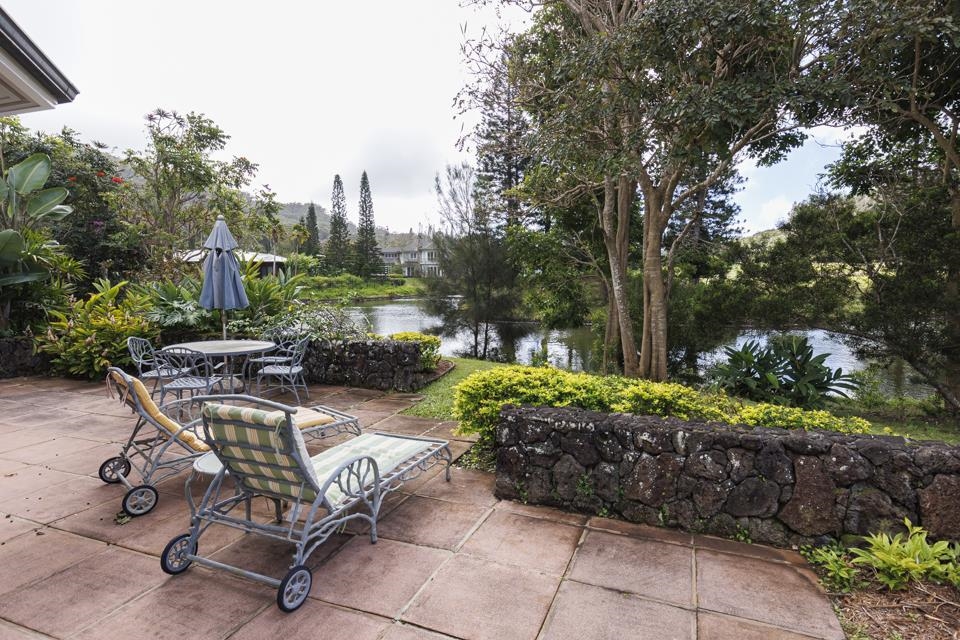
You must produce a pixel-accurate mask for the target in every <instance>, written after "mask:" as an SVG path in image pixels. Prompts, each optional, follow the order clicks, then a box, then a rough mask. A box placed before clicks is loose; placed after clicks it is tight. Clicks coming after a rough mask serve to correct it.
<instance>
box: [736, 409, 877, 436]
mask: <svg viewBox="0 0 960 640" xmlns="http://www.w3.org/2000/svg"><path fill="white" fill-rule="evenodd" d="M735 422H739V423H742V424H746V425H749V426H752V427H780V428H781V429H807V430H810V429H823V430H826V431H840V432H841V433H867V432H869V431H870V423H869V422H867V421H866V420H864V419H863V418H857V417H849V418H842V417H839V416H835V415H833V414H832V413H830V412H828V411H804V410H803V409H797V408H796V407H783V406H780V405H776V404H756V405H747V406H744V407H742V408H741V409H740V411H739V412H737V415H736V420H735Z"/></svg>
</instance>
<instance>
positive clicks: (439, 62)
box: [3, 0, 836, 232]
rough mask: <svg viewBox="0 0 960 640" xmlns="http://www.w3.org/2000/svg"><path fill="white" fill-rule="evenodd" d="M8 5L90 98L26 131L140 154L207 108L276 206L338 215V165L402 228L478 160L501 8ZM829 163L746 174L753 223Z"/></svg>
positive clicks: (8, 0)
mask: <svg viewBox="0 0 960 640" xmlns="http://www.w3.org/2000/svg"><path fill="white" fill-rule="evenodd" d="M3 8H4V9H5V10H6V11H7V13H8V14H10V16H11V17H12V18H13V19H14V20H15V21H16V22H17V23H18V24H19V25H20V27H21V28H22V29H23V30H24V31H25V32H26V33H27V35H28V36H29V37H30V38H31V39H32V40H33V41H34V43H36V44H37V45H38V46H39V47H40V48H41V49H42V50H43V51H44V53H46V54H47V56H48V57H49V58H50V59H51V60H52V61H53V63H54V64H55V65H56V66H57V67H58V68H59V69H60V70H61V71H62V72H63V73H64V74H65V75H66V76H67V77H68V78H69V79H70V81H71V82H73V84H74V85H75V86H76V87H77V88H78V89H79V91H80V93H79V95H78V96H77V98H76V99H75V100H74V102H73V103H71V104H67V105H61V106H59V107H58V108H56V109H54V110H52V111H45V112H39V113H34V114H24V115H23V116H22V120H23V123H24V124H25V125H26V126H28V127H30V128H31V129H39V130H44V131H50V132H56V131H59V130H60V128H61V127H63V126H64V125H66V126H69V127H71V128H72V129H75V130H77V131H79V132H80V134H81V137H82V138H83V139H85V140H98V141H101V142H104V143H106V144H107V145H108V146H109V147H112V148H113V149H114V150H115V151H116V152H117V153H118V154H119V153H122V152H123V151H124V150H125V149H128V148H133V149H142V148H143V146H144V144H145V134H144V126H143V116H144V115H145V114H146V113H148V112H149V111H152V110H153V109H156V108H157V107H163V108H165V109H168V110H169V109H173V110H177V111H180V112H183V113H186V112H189V111H197V112H201V113H204V114H206V115H207V116H208V117H210V118H211V119H213V121H214V122H216V123H217V124H218V125H220V126H221V127H222V128H223V129H224V130H225V131H226V132H227V133H228V134H229V135H230V136H231V140H230V143H229V145H228V147H227V155H228V156H233V155H240V156H245V157H247V158H249V159H250V160H251V161H253V162H255V163H257V164H259V166H260V170H259V173H258V175H257V178H256V181H255V182H256V184H257V185H259V184H268V185H270V187H271V188H273V190H274V191H276V192H277V195H278V198H279V199H280V200H281V201H284V202H289V201H299V202H306V201H310V200H312V201H314V202H316V203H318V204H320V205H322V206H324V207H326V208H329V206H330V191H331V187H332V184H333V176H334V174H337V173H339V174H340V176H341V177H342V178H343V182H344V187H345V189H346V195H347V209H348V216H349V218H350V219H351V220H353V221H356V219H357V202H358V199H359V185H360V175H361V172H362V171H364V170H366V171H367V173H368V175H369V178H370V185H371V191H372V194H373V203H374V217H375V219H376V223H377V225H378V226H387V227H389V228H390V229H391V230H393V231H406V230H408V229H411V228H413V229H414V230H416V228H417V227H418V225H420V224H423V225H424V226H426V225H427V224H428V223H429V222H431V221H433V222H436V220H437V215H436V199H435V197H434V195H433V176H434V175H435V174H436V173H437V172H438V171H441V170H442V169H443V167H444V165H445V164H446V163H452V162H458V161H460V160H463V159H469V156H465V155H464V154H462V153H460V152H458V151H457V149H456V146H455V143H456V141H457V139H458V138H459V137H460V135H461V133H462V131H463V127H464V126H467V127H469V126H470V125H471V124H472V120H469V119H467V120H464V119H461V118H459V117H455V116H456V111H455V109H454V107H453V106H452V103H453V99H454V97H455V96H456V93H457V91H458V90H459V89H460V88H461V87H462V86H463V85H464V83H465V82H466V80H467V77H466V73H465V70H464V65H463V63H462V59H461V55H460V45H461V43H462V42H463V40H464V29H466V31H467V33H472V34H476V33H479V31H480V29H482V28H483V27H485V26H486V27H488V28H489V27H493V26H495V25H496V23H497V18H496V16H494V14H493V11H492V10H491V9H489V8H488V9H486V10H484V11H483V12H478V11H477V10H476V9H474V8H461V7H459V3H458V2H457V0H367V1H365V2H334V1H330V0H327V1H321V2H293V1H284V0H275V1H274V2H268V3H264V2H262V1H261V2H256V3H254V2H249V1H246V0H242V1H237V0H234V1H231V2H226V1H220V2H214V1H210V0H192V1H190V2H185V1H182V0H165V1H164V2H136V1H131V0H122V1H121V0H82V1H81V0H42V1H40V0H3ZM506 19H507V20H508V21H509V22H511V23H516V22H519V20H520V16H518V15H516V14H511V15H507V16H506ZM835 137H836V136H835V134H833V133H831V132H820V133H819V134H818V135H817V136H816V138H817V139H818V140H819V141H820V142H822V143H833V142H835ZM835 157H836V150H835V149H834V148H831V147H822V146H820V145H819V144H817V142H810V143H808V144H807V145H806V146H805V147H804V148H803V149H802V150H798V151H796V152H795V153H794V154H793V155H792V156H791V157H790V159H789V160H788V161H787V162H784V163H782V164H780V165H778V166H776V167H774V168H769V169H767V168H764V169H757V168H750V167H745V168H744V174H745V175H746V176H747V177H748V182H747V185H746V189H745V190H744V192H743V193H741V194H740V195H739V196H738V200H739V202H740V204H741V206H742V207H743V218H744V222H745V224H744V226H745V227H746V229H747V230H748V231H750V232H752V231H759V230H762V229H766V228H771V227H773V226H774V225H775V223H776V222H777V221H778V220H779V219H781V218H783V217H784V216H785V215H786V213H787V212H788V211H789V209H790V206H791V205H792V203H793V202H795V201H798V200H802V199H803V198H805V197H806V196H807V195H808V194H809V193H810V192H811V191H812V190H813V189H814V188H815V185H816V182H817V174H819V173H820V172H821V171H822V169H823V165H824V164H825V163H826V162H828V161H830V160H832V159H834V158H835Z"/></svg>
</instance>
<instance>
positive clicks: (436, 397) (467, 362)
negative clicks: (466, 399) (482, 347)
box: [403, 357, 504, 420]
mask: <svg viewBox="0 0 960 640" xmlns="http://www.w3.org/2000/svg"><path fill="white" fill-rule="evenodd" d="M444 360H450V361H451V362H453V363H454V364H455V365H456V366H455V367H454V368H453V371H451V372H450V373H448V374H447V375H445V376H443V377H442V378H440V379H439V380H437V381H436V382H433V383H431V384H430V385H428V386H427V387H425V388H424V389H423V390H421V391H420V393H422V394H423V400H421V401H420V402H419V403H417V404H416V406H413V407H410V408H409V409H407V410H405V411H404V412H403V413H404V415H408V416H420V417H421V418H437V419H439V420H453V419H454V418H453V414H452V413H451V411H452V410H453V388H454V387H455V386H456V385H457V384H458V383H459V382H460V381H461V380H463V379H464V378H466V377H467V376H469V375H470V374H471V373H473V372H474V371H484V370H486V369H493V368H494V367H502V366H504V365H502V364H500V363H499V362H487V361H485V360H473V359H470V358H448V357H444Z"/></svg>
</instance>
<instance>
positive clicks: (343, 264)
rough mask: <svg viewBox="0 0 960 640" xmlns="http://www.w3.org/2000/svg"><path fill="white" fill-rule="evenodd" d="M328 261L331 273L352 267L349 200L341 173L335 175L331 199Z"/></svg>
mask: <svg viewBox="0 0 960 640" xmlns="http://www.w3.org/2000/svg"><path fill="white" fill-rule="evenodd" d="M325 254H326V262H327V267H328V268H329V269H330V273H332V274H333V275H336V274H338V273H343V272H344V271H346V270H347V268H348V267H350V262H351V261H350V235H349V231H348V230H347V200H346V198H345V197H344V195H343V181H342V180H340V175H339V174H337V175H335V176H333V194H332V196H331V201H330V236H329V237H328V238H327V247H326V251H325Z"/></svg>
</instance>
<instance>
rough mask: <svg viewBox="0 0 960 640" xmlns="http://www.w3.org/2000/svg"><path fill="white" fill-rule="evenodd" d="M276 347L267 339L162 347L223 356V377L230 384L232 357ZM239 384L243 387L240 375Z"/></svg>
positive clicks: (199, 341)
mask: <svg viewBox="0 0 960 640" xmlns="http://www.w3.org/2000/svg"><path fill="white" fill-rule="evenodd" d="M276 348H277V345H276V344H274V343H273V342H270V341H269V340H197V341H195V342H180V343H178V344H169V345H167V346H165V347H164V349H193V350H194V351H199V352H200V353H202V354H203V355H205V356H207V357H209V358H223V359H224V377H225V378H229V379H230V380H231V386H232V385H233V380H234V375H233V369H232V366H231V365H232V360H231V359H232V358H236V357H239V356H250V355H254V354H257V353H269V352H271V351H273V350H274V349H276ZM241 384H242V385H243V386H244V387H245V386H246V381H245V380H243V379H242V377H241Z"/></svg>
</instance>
